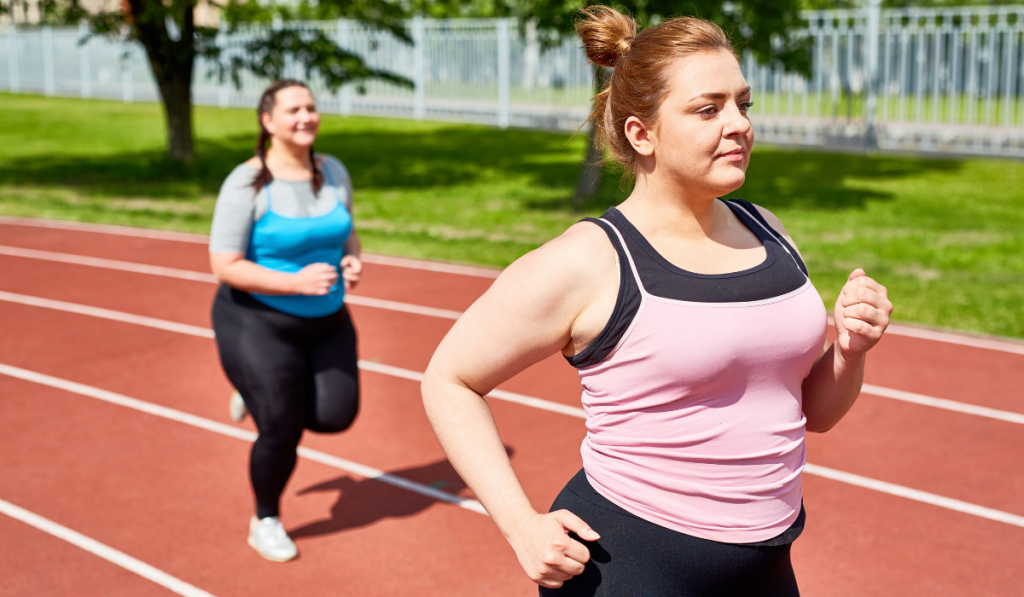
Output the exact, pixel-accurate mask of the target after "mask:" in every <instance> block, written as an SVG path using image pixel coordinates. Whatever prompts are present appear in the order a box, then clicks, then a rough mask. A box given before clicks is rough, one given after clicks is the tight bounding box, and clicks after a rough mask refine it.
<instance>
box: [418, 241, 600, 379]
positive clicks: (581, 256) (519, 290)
mask: <svg viewBox="0 0 1024 597" xmlns="http://www.w3.org/2000/svg"><path fill="white" fill-rule="evenodd" d="M583 226H584V227H585V228H586V229H582V228H581V226H580V225H577V226H574V227H573V228H571V229H570V230H569V231H568V232H567V233H566V234H564V235H562V236H561V237H559V238H557V239H555V240H553V241H551V242H550V243H548V244H546V245H544V246H543V247H541V248H539V249H537V250H535V251H532V252H530V253H528V254H526V255H524V256H523V257H522V258H520V259H519V260H517V261H516V262H515V263H513V264H512V265H511V266H509V267H508V268H507V269H506V270H505V271H504V272H502V274H501V275H500V276H499V277H498V279H497V280H496V281H495V282H494V284H493V285H492V286H491V288H490V289H488V291H487V292H486V293H484V295H483V296H482V297H480V299H479V300H477V301H476V302H475V303H474V304H473V305H472V306H471V307H470V308H469V309H468V310H467V311H466V312H465V313H464V314H463V315H462V317H460V318H459V320H458V321H456V322H455V325H454V326H453V327H452V329H451V331H450V332H449V333H448V335H447V336H446V337H445V339H444V340H443V341H442V342H441V345H440V346H439V347H438V349H437V351H436V352H435V353H434V357H433V358H432V359H431V363H430V367H429V368H428V370H427V377H426V378H425V381H426V382H427V383H429V382H430V381H431V380H436V379H442V380H449V381H454V382H457V383H460V384H462V385H465V386H466V387H469V388H471V389H472V390H474V391H476V392H477V393H479V394H481V395H484V394H486V393H488V392H490V391H491V390H492V389H494V388H495V387H496V386H497V385H498V384H500V383H502V382H504V381H505V380H507V379H509V378H511V377H512V376H514V375H515V374H517V373H519V372H520V371H522V370H524V369H526V368H527V367H529V366H530V365H532V364H534V363H536V362H538V361H540V360H542V359H544V358H546V357H548V356H550V355H552V354H554V353H557V352H559V351H560V350H562V348H563V347H565V346H567V345H568V344H569V343H570V342H571V340H572V328H573V323H574V322H575V321H576V319H577V317H579V315H580V314H581V313H582V312H583V311H584V310H585V309H586V308H587V306H588V305H589V304H590V303H591V302H592V301H593V300H594V298H595V296H596V295H597V292H598V290H599V288H600V284H601V282H602V281H607V276H608V274H609V272H607V271H604V270H605V269H607V268H606V266H605V264H604V262H603V260H595V259H594V258H593V255H594V253H593V251H592V250H591V249H590V248H589V246H590V245H595V246H596V244H597V243H600V242H603V244H604V245H607V244H608V243H607V240H606V239H604V236H605V235H604V233H603V232H602V231H601V230H600V229H598V228H597V227H596V226H592V225H583ZM606 248H607V249H608V250H611V249H610V248H608V247H606ZM609 261H612V263H613V265H612V267H614V261H613V260H609ZM611 276H615V273H614V270H613V271H612V272H611ZM612 279H614V277H613V278H612Z"/></svg>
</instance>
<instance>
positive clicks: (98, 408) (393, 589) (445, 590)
mask: <svg viewBox="0 0 1024 597" xmlns="http://www.w3.org/2000/svg"><path fill="white" fill-rule="evenodd" d="M0 384H2V387H3V392H4V394H5V395H7V396H13V399H10V400H5V401H4V402H3V405H2V408H3V412H4V416H6V417H15V418H17V420H21V421H24V422H25V423H26V425H25V427H24V428H20V427H19V429H18V430H17V432H15V433H10V434H6V435H5V436H4V437H3V438H0V454H2V456H0V461H2V462H3V467H4V470H5V475H4V476H3V479H0V494H2V495H4V496H5V497H8V498H9V499H10V501H16V502H18V503H22V504H29V503H31V504H33V509H34V510H36V511H37V512H39V513H40V514H41V515H43V516H46V517H48V518H51V519H53V520H56V521H59V522H60V523H61V524H65V525H67V526H69V527H72V528H76V529H79V530H80V531H81V532H83V533H85V534H87V535H89V536H91V537H95V538H96V539H97V540H100V541H102V542H104V543H107V544H108V545H111V546H113V547H115V548H117V549H120V550H122V551H124V552H125V553H128V554H130V555H133V556H134V557H137V558H139V559H142V560H144V561H146V562H149V563H151V564H152V565H154V566H156V567H158V568H160V569H162V570H165V571H167V572H168V573H170V574H174V575H175V576H177V577H179V578H182V579H183V580H186V581H187V582H190V583H192V584H195V585H196V586H200V587H202V588H204V589H206V590H208V591H210V592H211V593H214V594H215V595H218V596H219V597H225V596H228V595H250V594H254V593H255V594H291V593H293V592H294V590H295V589H296V588H298V587H301V588H302V592H303V594H304V595H310V596H315V595H336V594H338V593H339V592H344V593H346V594H356V595H382V596H383V595H396V594H451V595H466V596H471V595H472V596H475V595H479V594H480V593H478V592H477V591H478V590H484V591H486V593H485V594H493V595H525V594H530V593H531V587H530V586H529V584H530V583H529V581H528V580H526V579H522V578H519V573H518V565H517V564H516V562H515V559H514V557H511V555H510V554H509V553H508V551H507V548H506V549H504V550H503V549H501V543H502V542H503V539H502V538H501V536H500V534H499V533H497V531H496V530H493V525H492V524H491V523H490V521H489V520H488V519H487V518H486V517H484V516H479V515H476V514H473V513H469V512H465V511H463V510H461V509H458V508H453V507H449V506H443V505H437V503H436V502H434V501H433V500H429V499H426V498H422V497H421V496H416V495H415V494H409V493H408V492H405V491H402V490H399V489H395V488H391V487H389V486H387V485H384V484H382V483H378V482H373V481H366V480H364V479H361V478H357V477H354V476H352V475H348V474H341V475H339V474H338V472H339V471H337V470H334V469H329V468H327V467H324V466H322V465H319V464H317V463H315V462H310V461H307V460H302V461H300V464H299V466H298V467H297V469H296V473H295V476H294V478H293V480H292V482H291V483H290V485H289V488H288V490H287V491H286V494H285V496H284V504H283V509H284V512H285V521H286V525H287V527H288V528H289V530H292V531H294V532H295V534H296V540H297V542H298V544H299V547H300V549H301V550H302V556H301V557H300V559H299V560H298V561H296V562H294V563H292V564H288V565H286V566H282V565H279V564H273V563H269V562H265V561H263V560H262V559H260V558H259V557H258V556H256V555H255V554H254V553H252V551H251V549H250V548H249V547H248V546H246V545H245V541H244V537H245V533H246V521H247V520H248V517H249V515H250V513H251V497H250V495H249V489H248V487H247V482H246V475H245V466H244V463H245V461H246V458H247V452H248V444H246V443H244V442H240V441H237V440H233V439H231V438H225V437H222V436H218V435H216V434H211V433H209V432H205V431H203V430H199V429H195V428H192V427H188V426H185V425H180V424H176V423H173V422H170V421H166V420H163V419H160V418H158V417H153V416H150V415H146V414H144V413H138V412H135V411H131V410H129V409H124V408H122V407H118V406H115V405H110V404H106V403H102V402H99V401H96V400H90V399H88V398H83V397H79V396H76V395H73V394H68V393H66V392H61V391H59V390H55V389H51V388H44V387H40V386H37V385H35V384H30V383H27V382H23V381H20V380H10V379H8V380H0ZM80 421H90V424H89V425H81V424H79V422H80ZM14 448H17V449H14ZM157 463H159V465H158V466H154V465H155V464H157ZM98 479H102V480H103V482H101V483H98V482H97V480H98ZM396 554H401V556H400V557H397V558H396ZM437 561H457V562H462V563H463V566H465V567H451V566H448V567H445V568H436V569H435V564H436V562H437ZM352 563H358V564H353V565H349V564H352ZM399 569H401V571H402V573H401V574H396V573H395V572H396V571H397V570H399ZM386 571H391V572H386ZM524 581H525V582H524ZM101 594H102V593H101Z"/></svg>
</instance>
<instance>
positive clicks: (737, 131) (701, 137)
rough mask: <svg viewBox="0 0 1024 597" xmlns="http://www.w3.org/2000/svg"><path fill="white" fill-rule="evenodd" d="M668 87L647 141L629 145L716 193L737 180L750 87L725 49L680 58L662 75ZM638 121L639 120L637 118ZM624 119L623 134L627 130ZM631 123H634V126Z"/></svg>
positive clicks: (658, 168)
mask: <svg viewBox="0 0 1024 597" xmlns="http://www.w3.org/2000/svg"><path fill="white" fill-rule="evenodd" d="M668 81H669V92H668V94H667V95H666V97H665V100H664V101H663V102H662V104H661V107H660V109H659V112H658V123H657V125H656V126H655V127H654V128H653V130H646V134H647V135H648V137H649V142H648V143H646V144H641V146H640V147H638V145H637V143H636V142H634V148H636V149H637V151H638V152H639V153H641V156H644V155H645V154H644V152H645V151H646V152H647V154H646V155H647V157H646V158H645V157H641V162H642V163H648V164H650V163H651V160H652V158H653V165H654V170H653V172H649V173H651V174H655V175H658V176H668V177H670V178H672V179H674V180H675V181H676V182H677V183H678V184H681V185H682V186H683V187H684V188H687V189H688V190H691V191H692V192H694V193H698V194H706V195H709V196H713V197H721V196H722V195H726V194H728V193H731V192H732V191H735V190H736V189H738V188H740V187H741V186H742V185H743V181H744V179H745V178H746V170H747V164H748V162H749V161H750V149H751V147H752V146H753V145H754V131H753V129H752V128H751V126H750V120H749V118H747V109H748V108H749V107H750V105H751V104H750V86H749V85H747V81H746V79H744V78H743V73H742V72H741V71H740V65H739V62H737V60H736V58H735V57H733V56H732V55H731V54H729V53H727V52H705V53H701V54H697V55H695V56H690V57H688V58H685V59H681V60H680V61H679V63H678V65H677V66H676V68H675V69H674V70H673V71H672V72H671V74H670V76H669V77H668ZM637 122H639V121H637ZM629 126H630V125H629V121H627V124H626V127H627V135H629ZM635 126H636V125H634V127H635Z"/></svg>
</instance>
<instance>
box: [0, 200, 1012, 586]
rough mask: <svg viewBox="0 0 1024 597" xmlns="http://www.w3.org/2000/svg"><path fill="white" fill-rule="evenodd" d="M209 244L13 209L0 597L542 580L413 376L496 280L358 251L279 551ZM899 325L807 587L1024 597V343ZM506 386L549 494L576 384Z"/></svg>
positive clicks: (832, 450)
mask: <svg viewBox="0 0 1024 597" xmlns="http://www.w3.org/2000/svg"><path fill="white" fill-rule="evenodd" d="M115 232H119V233H115ZM203 242H204V241H203V239H202V237H190V236H188V235H174V234H167V233H165V234H161V233H148V232H141V231H133V230H131V229H121V230H112V229H105V228H104V227H94V226H76V225H64V224H59V223H46V222H40V221H29V220H15V219H10V218H0V416H2V420H3V421H4V426H3V429H4V432H3V433H0V595H32V596H47V595H78V596H90V595H103V596H113V595H126V596H148V595H174V594H182V595H192V596H205V595H216V596H218V597H227V596H234V595H239V596H240V595H283V594H289V595H303V596H307V595H308V596H319V595H358V596H377V595H380V596H385V595H445V596H463V595H464V596H513V595H515V596H527V595H536V590H535V588H534V585H533V584H532V583H530V582H529V581H528V580H527V579H526V578H525V577H524V576H523V575H522V573H521V571H520V569H519V567H518V564H517V562H516V560H515V557H514V555H513V553H512V552H511V550H510V549H509V548H508V546H507V544H505V542H504V540H503V539H502V537H501V536H500V534H499V533H498V532H497V531H496V530H495V528H494V527H493V525H492V524H491V523H490V521H489V520H488V519H487V517H486V516H485V515H482V514H481V511H480V509H479V504H477V503H476V502H475V501H473V500H472V499H471V498H472V496H471V494H470V493H469V491H468V490H467V489H466V488H465V486H464V484H463V483H462V482H461V481H460V480H459V478H458V476H457V475H456V474H455V473H454V471H453V470H452V468H451V466H450V465H449V464H448V463H447V461H446V460H445V458H444V455H443V453H442V451H441V449H440V447H439V445H438V444H437V441H436V440H435V438H434V436H433V433H432V432H431V430H430V427H429V426H428V424H427V421H426V418H425V416H424V414H423V410H422V408H421V406H420V402H419V391H418V384H417V383H416V382H415V377H416V373H417V372H421V371H423V369H424V368H425V367H426V364H427V362H428V360H429V358H430V355H431V353H432V351H433V348H434V346H436V344H437V343H438V342H439V341H440V339H441V338H442V337H443V336H444V334H445V333H446V331H447V330H448V329H449V327H450V326H451V324H452V321H453V318H454V317H457V314H458V312H459V311H462V310H464V309H465V308H466V307H468V306H469V305H470V304H471V303H472V302H473V300H474V299H475V298H476V297H477V296H479V295H480V294H481V293H482V292H483V291H484V290H485V289H486V288H487V287H488V286H489V284H490V283H491V281H492V279H493V275H494V274H493V272H489V271H487V270H474V269H472V268H457V267H456V268H448V267H446V266H444V265H438V264H430V263H426V262H407V261H404V260H391V259H388V258H381V257H374V256H370V259H369V263H368V265H367V269H366V275H365V278H364V282H363V284H362V285H361V286H360V288H359V290H358V293H356V294H355V295H354V296H353V297H352V300H351V304H352V307H351V309H352V312H353V316H354V318H355V321H356V325H357V328H358V331H359V334H360V353H361V357H362V359H363V363H362V364H363V369H364V371H363V373H362V379H363V388H364V390H363V391H364V395H363V400H364V402H363V404H364V406H363V410H362V412H361V414H360V417H359V419H358V420H357V421H356V424H355V425H354V426H353V428H352V429H351V430H350V431H349V432H347V433H344V434H341V435H337V436H317V435H312V434H307V435H306V437H305V439H304V440H303V448H302V450H303V452H302V456H303V457H302V458H300V463H299V466H298V468H297V470H296V474H295V475H294V477H293V479H292V481H291V482H290V484H289V487H288V490H287V492H286V494H285V497H284V505H283V511H284V513H285V518H284V519H285V523H286V527H287V528H288V529H289V531H290V532H291V533H292V534H293V536H294V537H295V538H296V540H297V543H298V545H299V549H300V550H301V554H302V555H301V557H300V559H299V560H297V561H295V562H293V563H289V564H284V565H282V564H273V563H270V562H265V561H263V560H261V559H260V558H259V557H258V556H256V555H255V553H254V552H252V550H251V549H250V548H249V547H248V546H246V544H245V533H246V525H247V520H248V517H249V515H250V512H251V497H250V493H249V488H248V484H247V479H246V462H247V454H248V447H249V446H248V441H250V440H251V437H252V426H251V424H249V423H248V422H247V423H246V424H243V425H240V426H239V425H233V424H231V421H230V420H229V419H228V417H227V408H226V405H227V397H228V395H229V393H230V387H229V386H228V384H227V382H226V380H225V378H224V376H223V374H222V372H221V370H220V367H219V364H218V361H217V356H216V351H215V347H214V344H213V342H212V341H211V340H210V337H211V335H212V334H211V332H210V331H209V309H210V304H211V300H212V297H213V293H214V290H215V288H216V287H215V285H214V284H212V283H210V281H209V275H208V274H207V273H206V272H208V265H207V259H206V247H205V245H204V244H203ZM133 264H134V265H133ZM153 266H155V267H153ZM432 269H434V270H437V269H440V270H442V271H431V270H432ZM190 272H191V273H190ZM895 300H896V304H897V309H898V305H899V298H898V297H895ZM892 331H893V332H895V333H891V334H889V335H887V336H886V338H885V339H884V340H883V341H882V342H881V343H880V344H879V346H878V347H877V348H876V349H875V351H874V352H873V353H872V355H871V357H870V358H869V361H868V372H867V382H868V384H870V386H867V389H870V391H872V392H874V393H871V394H869V393H867V391H865V393H864V394H863V395H862V396H861V398H860V400H859V401H858V404H857V406H856V407H855V408H854V409H853V411H852V412H851V413H850V414H849V415H848V416H847V418H846V419H845V420H844V421H843V422H842V423H841V424H840V425H839V426H838V427H837V428H835V429H834V430H832V431H830V432H829V433H827V434H824V435H810V436H809V437H808V452H809V461H810V462H811V463H813V465H815V466H813V467H811V468H810V469H809V471H808V472H809V473H811V474H807V475H805V477H804V484H805V485H804V487H805V502H806V507H807V511H808V527H807V530H806V532H805V533H804V535H803V537H801V539H800V540H799V541H798V542H797V543H796V544H795V547H794V561H795V566H796V569H797V576H798V578H799V580H800V584H801V588H802V591H803V594H804V595H807V596H811V597H815V596H822V597H824V596H828V597H832V596H836V597H842V596H851V597H853V596H857V597H861V596H865V595H872V596H874V595H878V596H890V595H891V596H901V597H902V596H911V595H922V596H942V595H950V596H954V595H955V596H964V595H972V596H973V595H985V596H1007V597H1010V596H1014V597H1019V596H1020V595H1022V594H1024V588H1022V587H1024V556H1022V555H1021V554H1022V553H1024V498H1022V496H1024V389H1022V388H1024V345H1021V344H1017V343H1012V342H1001V341H990V340H978V339H975V338H973V337H968V336H952V335H942V334H932V333H930V332H921V331H918V330H916V329H914V328H900V327H896V328H894V329H893V330H892ZM914 336H925V337H914ZM501 389H502V390H503V391H504V393H501V392H499V393H497V394H498V395H497V396H495V397H493V398H491V399H489V402H490V404H491V408H492V410H493V411H494V415H495V418H496V420H497V421H498V425H499V427H500V429H501V432H502V437H503V438H504V440H505V442H506V445H507V448H508V450H509V452H510V453H511V455H512V460H513V463H514V465H515V466H516V470H517V471H518V473H519V475H520V479H521V480H522V482H523V485H524V487H525V488H526V491H527V493H528V494H529V495H530V497H531V499H532V500H533V502H534V504H535V505H536V507H538V508H545V509H546V507H547V505H548V504H550V502H551V500H552V499H553V498H554V496H555V495H556V494H557V492H558V490H559V489H560V488H561V486H562V485H563V484H564V482H565V481H566V480H567V479H568V478H569V477H570V476H571V475H572V474H573V473H574V472H575V471H576V470H578V468H579V466H580V461H579V451H578V449H579V443H580V441H581V439H582V438H583V435H584V433H585V429H584V426H583V422H582V420H581V419H580V418H579V416H578V396H579V383H578V380H577V378H576V376H575V373H574V371H573V370H572V369H571V368H570V367H569V366H568V365H567V364H565V363H564V362H563V361H562V359H561V357H558V356H555V357H552V358H550V359H548V360H546V361H544V362H542V363H540V364H538V365H536V366H534V367H533V368H531V369H530V370H528V371H526V372H524V373H523V374H521V375H520V376H518V377H517V378H515V379H513V380H511V381H509V382H508V383H507V384H505V385H503V386H502V388H501ZM908 400H909V401H908ZM382 473H387V475H385V476H383V477H379V475H381V474H382ZM598 531H600V529H598Z"/></svg>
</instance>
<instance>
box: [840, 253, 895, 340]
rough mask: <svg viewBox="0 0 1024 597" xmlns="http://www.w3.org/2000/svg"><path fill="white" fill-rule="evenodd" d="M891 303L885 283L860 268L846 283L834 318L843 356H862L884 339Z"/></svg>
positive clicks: (854, 271)
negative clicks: (873, 278) (879, 281)
mask: <svg viewBox="0 0 1024 597" xmlns="http://www.w3.org/2000/svg"><path fill="white" fill-rule="evenodd" d="M891 314H892V303H890V302H889V296H888V291H887V290H886V289H885V286H882V285H881V284H879V283H878V282H875V281H874V280H872V279H871V278H869V277H868V275H867V274H866V273H864V270H862V269H860V268H857V269H855V270H853V273H851V274H850V278H849V279H848V280H847V281H846V284H845V285H844V286H843V290H842V292H840V293H839V298H837V299H836V308H835V312H834V314H833V317H834V319H835V322H836V333H837V338H836V346H838V347H839V349H840V350H841V351H842V353H843V355H844V356H860V355H863V354H864V353H866V352H867V351H868V350H870V349H871V347H872V346H874V345H875V344H877V343H878V341H879V340H880V339H881V338H882V333H883V332H885V328H886V327H888V325H889V315H891Z"/></svg>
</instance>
